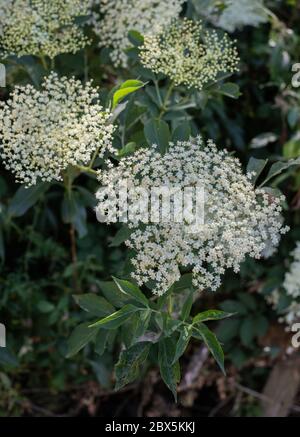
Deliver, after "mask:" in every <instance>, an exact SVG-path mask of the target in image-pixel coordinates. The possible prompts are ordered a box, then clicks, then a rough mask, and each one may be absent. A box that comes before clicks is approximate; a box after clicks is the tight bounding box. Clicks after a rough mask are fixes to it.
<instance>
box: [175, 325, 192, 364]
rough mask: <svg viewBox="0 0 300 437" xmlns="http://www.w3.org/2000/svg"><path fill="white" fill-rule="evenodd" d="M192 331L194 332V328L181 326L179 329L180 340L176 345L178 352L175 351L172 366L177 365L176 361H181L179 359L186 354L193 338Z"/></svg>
mask: <svg viewBox="0 0 300 437" xmlns="http://www.w3.org/2000/svg"><path fill="white" fill-rule="evenodd" d="M192 330H193V326H192V325H190V326H183V325H182V326H180V327H179V331H180V336H179V339H178V341H177V344H176V351H175V356H174V358H173V362H172V364H175V362H176V361H178V360H179V358H180V357H181V356H182V355H183V354H184V352H185V350H186V348H187V346H188V344H189V341H190V338H191V336H192Z"/></svg>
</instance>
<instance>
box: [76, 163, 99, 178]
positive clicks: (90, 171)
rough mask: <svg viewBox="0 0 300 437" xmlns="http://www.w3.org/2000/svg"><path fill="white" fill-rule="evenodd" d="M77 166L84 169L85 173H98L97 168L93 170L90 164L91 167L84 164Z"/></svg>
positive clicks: (81, 169)
mask: <svg viewBox="0 0 300 437" xmlns="http://www.w3.org/2000/svg"><path fill="white" fill-rule="evenodd" d="M90 165H91V164H90ZM76 168H78V170H80V171H83V172H84V173H88V174H91V175H94V176H96V175H97V172H96V170H93V169H92V168H91V167H90V166H89V167H85V166H83V165H76Z"/></svg>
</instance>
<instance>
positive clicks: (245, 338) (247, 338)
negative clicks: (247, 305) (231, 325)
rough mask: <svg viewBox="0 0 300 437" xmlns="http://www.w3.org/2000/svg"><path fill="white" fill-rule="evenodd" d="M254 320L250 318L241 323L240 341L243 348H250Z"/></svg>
mask: <svg viewBox="0 0 300 437" xmlns="http://www.w3.org/2000/svg"><path fill="white" fill-rule="evenodd" d="M254 334H255V332H254V320H253V319H252V318H250V317H248V318H247V319H245V320H243V321H242V324H241V327H240V336H241V341H242V343H243V345H244V346H250V345H251V342H252V340H253V337H254Z"/></svg>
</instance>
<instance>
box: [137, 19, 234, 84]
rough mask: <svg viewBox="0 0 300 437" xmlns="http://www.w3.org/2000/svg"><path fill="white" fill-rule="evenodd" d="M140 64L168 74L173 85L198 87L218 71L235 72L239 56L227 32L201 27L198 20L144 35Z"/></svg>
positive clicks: (213, 79)
mask: <svg viewBox="0 0 300 437" xmlns="http://www.w3.org/2000/svg"><path fill="white" fill-rule="evenodd" d="M140 59H141V62H142V64H143V65H144V66H145V67H147V68H149V69H150V70H152V71H154V72H155V73H163V74H165V75H166V76H169V77H170V78H171V79H172V80H173V81H174V83H175V84H176V85H179V84H183V85H186V86H187V87H188V88H190V87H195V88H198V89H199V90H201V89H202V88H203V86H204V85H205V84H207V83H208V82H210V81H215V80H216V79H217V76H218V74H219V73H234V72H235V71H238V63H239V56H238V52H237V49H236V47H235V46H234V43H233V41H231V40H230V39H229V37H228V35H226V34H225V35H224V36H223V37H219V36H218V34H217V32H216V31H215V30H204V29H203V26H202V23H201V22H194V21H191V20H188V19H184V20H182V21H176V22H174V23H172V24H171V26H170V27H169V28H167V29H165V30H162V31H161V33H159V34H155V35H147V36H146V37H145V39H144V44H143V45H142V47H141V51H140Z"/></svg>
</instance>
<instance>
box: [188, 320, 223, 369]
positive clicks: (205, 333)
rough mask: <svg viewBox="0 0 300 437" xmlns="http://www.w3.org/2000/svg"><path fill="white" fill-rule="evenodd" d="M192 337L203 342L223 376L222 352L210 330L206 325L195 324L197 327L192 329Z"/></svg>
mask: <svg viewBox="0 0 300 437" xmlns="http://www.w3.org/2000/svg"><path fill="white" fill-rule="evenodd" d="M193 337H195V338H198V339H202V340H203V341H204V343H205V344H206V346H207V347H208V349H209V351H210V352H211V354H212V356H213V357H214V359H215V360H216V362H217V363H218V365H219V367H220V369H221V370H222V372H223V373H224V374H225V368H224V352H223V349H222V347H221V345H220V343H219V341H218V339H217V337H216V335H215V334H214V333H213V332H212V331H211V330H210V329H208V327H207V326H206V325H204V324H203V323H199V324H197V327H194V329H193Z"/></svg>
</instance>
